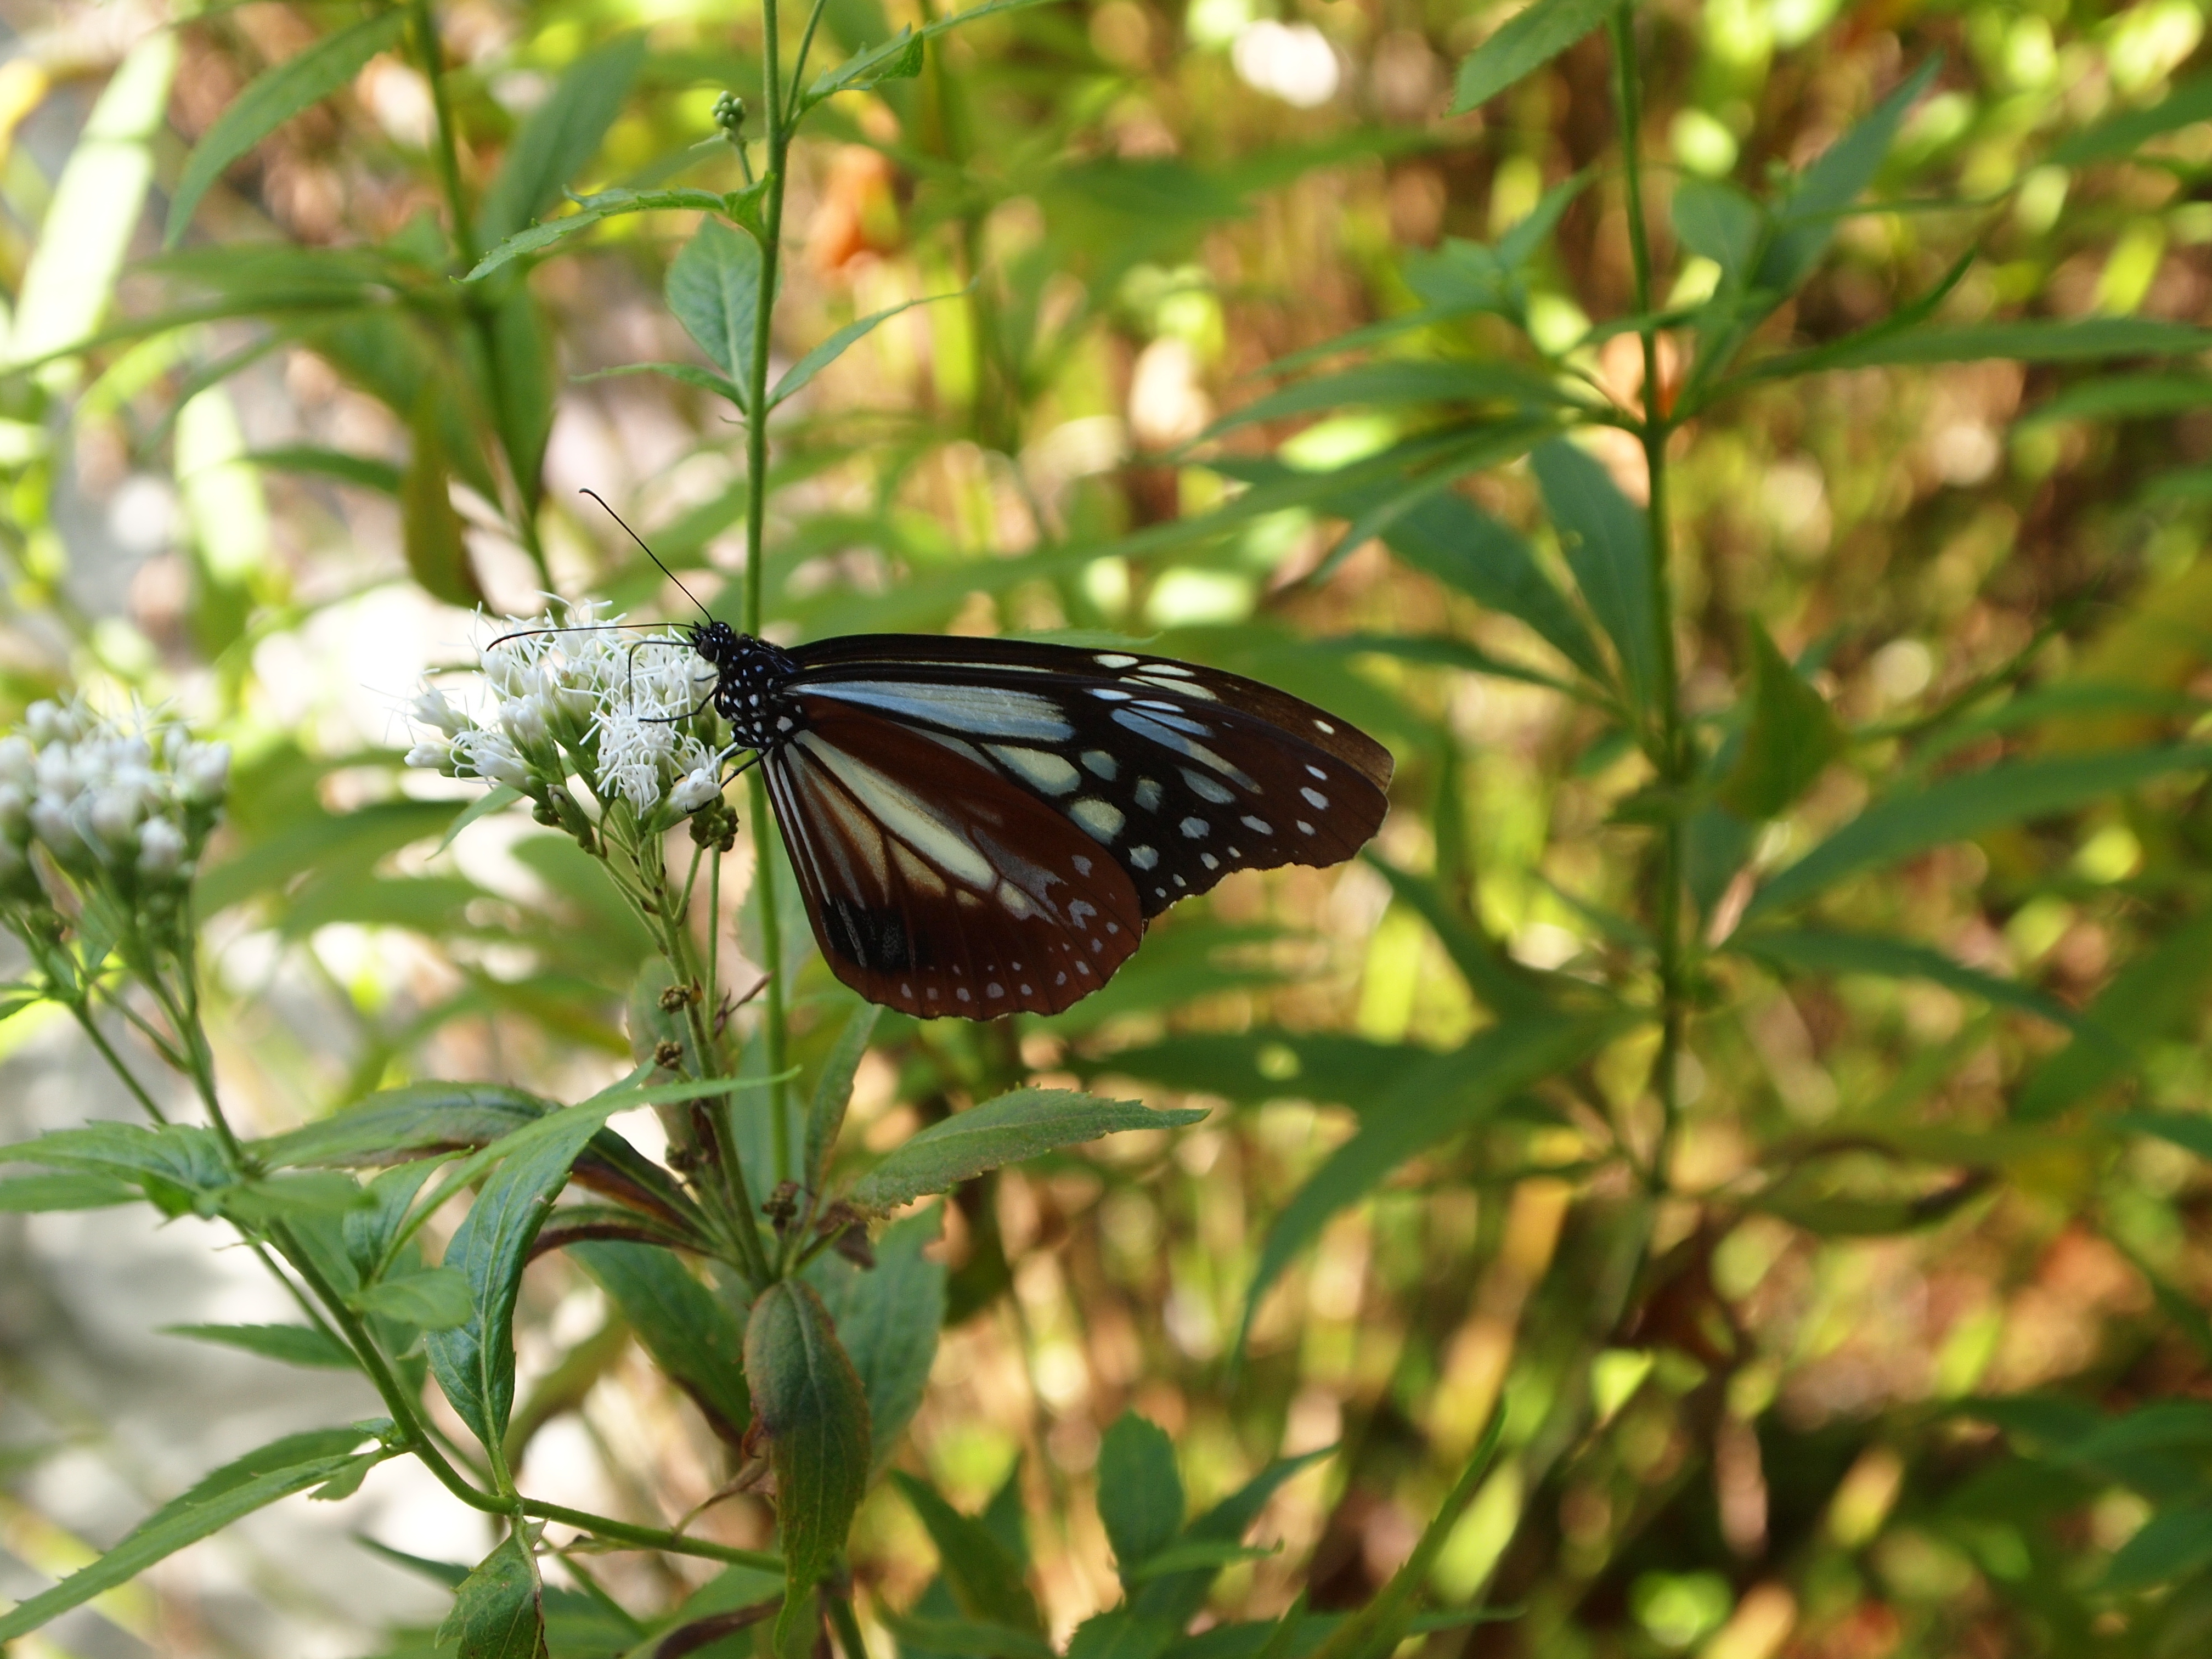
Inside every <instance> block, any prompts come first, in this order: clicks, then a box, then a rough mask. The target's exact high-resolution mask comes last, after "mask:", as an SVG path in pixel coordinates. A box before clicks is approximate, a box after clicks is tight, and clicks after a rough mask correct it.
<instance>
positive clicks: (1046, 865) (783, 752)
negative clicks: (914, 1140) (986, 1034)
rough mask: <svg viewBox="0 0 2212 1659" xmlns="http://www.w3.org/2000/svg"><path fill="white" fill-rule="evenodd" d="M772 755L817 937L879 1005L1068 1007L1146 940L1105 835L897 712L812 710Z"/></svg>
mask: <svg viewBox="0 0 2212 1659" xmlns="http://www.w3.org/2000/svg"><path fill="white" fill-rule="evenodd" d="M763 765H764V769H765V770H766V772H767V775H768V787H769V799H771V800H772V801H773V802H774V803H775V816H776V823H777V824H778V826H779V827H780V828H781V829H782V831H783V838H784V842H785V845H786V846H787V847H788V848H790V850H791V862H792V866H793V869H794V870H795V871H797V872H798V875H799V890H800V891H801V892H802V893H803V894H804V895H805V900H806V913H807V916H808V919H809V920H810V921H811V922H812V923H813V927H814V938H815V942H816V943H817V945H820V946H821V947H822V954H823V956H824V957H827V958H828V959H829V966H830V969H831V971H832V972H834V973H835V974H836V975H837V977H838V978H839V979H841V980H842V981H844V982H845V983H846V984H848V985H849V986H851V987H853V988H854V990H856V991H858V992H859V993H860V994H861V995H862V996H864V997H866V998H867V999H868V1000H870V1001H871V1002H879V1003H883V1004H884V1005H885V1006H889V1007H892V1008H896V1009H899V1010H901V1011H902V1012H906V1013H909V1014H915V1015H919V1016H921V1018H925V1019H927V1018H935V1017H936V1016H938V1015H941V1014H956V1015H959V1016H962V1017H963V1018H969V1019H989V1018H994V1017H995V1016H997V1015H1000V1014H1010V1013H1014V1012H1028V1013H1039V1014H1051V1013H1057V1012H1060V1010H1061V1009H1063V1008H1066V1007H1067V1006H1069V1005H1070V1004H1072V1003H1073V1002H1075V1001H1076V1000H1078V999H1079V998H1080V997H1083V996H1085V995H1087V994H1089V993H1091V992H1092V991H1095V990H1097V988H1098V987H1100V986H1101V985H1103V984H1104V983H1105V982H1106V981H1107V980H1108V978H1109V977H1110V976H1111V975H1112V974H1113V972H1114V970H1115V969H1117V968H1119V967H1120V966H1121V964H1122V963H1124V962H1125V961H1127V959H1128V957H1129V955H1130V953H1131V952H1132V951H1134V950H1135V949H1136V948H1137V941H1138V940H1139V938H1140V937H1141V936H1142V935H1143V933H1144V927H1145V919H1144V917H1145V913H1144V909H1143V908H1142V906H1140V905H1139V903H1138V902H1137V895H1136V893H1135V891H1134V890H1133V888H1132V887H1131V885H1130V883H1129V878H1128V877H1127V874H1126V873H1124V872H1123V871H1122V870H1121V866H1119V865H1117V864H1115V862H1114V860H1112V859H1110V858H1108V857H1106V856H1104V855H1103V854H1102V852H1101V850H1100V848H1099V847H1098V845H1097V842H1094V841H1092V840H1091V839H1090V838H1089V837H1088V836H1085V835H1084V834H1083V833H1082V831H1080V830H1079V829H1077V828H1076V827H1075V826H1074V825H1073V824H1072V823H1069V822H1068V820H1067V819H1066V818H1065V817H1061V816H1060V814H1059V813H1057V812H1055V811H1052V810H1051V809H1050V808H1049V807H1048V806H1046V805H1044V804H1043V803H1042V802H1041V801H1039V800H1038V799H1036V797H1035V796H1033V795H1031V794H1030V793H1028V792H1026V791H1024V790H1023V789H1020V788H1018V787H1014V786H1012V785H1011V784H1009V783H1008V782H1007V781H1006V780H1005V779H1004V778H1003V777H1001V776H1000V775H999V774H998V773H996V772H995V771H994V770H992V769H990V768H988V767H986V766H982V765H979V764H977V763H975V762H974V761H971V760H969V759H968V758H967V757H964V756H962V755H958V754H955V753H951V752H948V751H947V750H945V747H944V746H943V745H942V744H938V743H935V742H933V741H932V740H931V739H930V738H927V737H925V736H923V735H921V734H920V733H918V732H912V731H909V730H908V729H906V728H905V727H904V726H901V725H900V724H899V723H898V722H896V721H895V720H885V719H882V718H879V717H878V716H876V715H874V714H868V713H866V712H865V711H863V710H860V709H857V708H841V707H839V706H837V705H836V704H834V703H825V704H824V705H823V706H822V707H820V708H809V710H808V719H807V722H806V724H805V727H804V729H802V730H801V731H799V732H797V733H795V734H794V735H793V738H792V739H791V741H789V742H788V743H787V744H783V745H781V747H779V748H778V749H776V750H774V751H773V752H772V753H771V754H770V755H769V757H768V759H767V760H766V762H765V763H763Z"/></svg>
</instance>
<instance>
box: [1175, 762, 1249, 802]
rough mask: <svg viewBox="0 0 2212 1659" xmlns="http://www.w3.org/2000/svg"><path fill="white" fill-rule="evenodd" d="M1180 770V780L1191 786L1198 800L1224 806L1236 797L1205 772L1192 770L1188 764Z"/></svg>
mask: <svg viewBox="0 0 2212 1659" xmlns="http://www.w3.org/2000/svg"><path fill="white" fill-rule="evenodd" d="M1182 781H1184V782H1185V783H1187V784H1188V785H1189V786H1190V787H1191V791H1192V793H1194V794H1195V795H1197V797H1198V798H1199V799H1200V800H1210V801H1212V803H1213V804H1214V805H1216V806H1226V805H1228V804H1229V803H1230V802H1231V801H1232V800H1235V799H1237V797H1236V796H1235V795H1234V794H1232V793H1230V792H1229V791H1228V790H1226V789H1225V788H1223V787H1221V786H1220V785H1219V784H1218V783H1216V782H1215V781H1213V780H1212V778H1209V777H1208V776H1206V774H1205V773H1203V772H1194V771H1192V770H1191V769H1190V768H1188V766H1186V767H1184V768H1182Z"/></svg>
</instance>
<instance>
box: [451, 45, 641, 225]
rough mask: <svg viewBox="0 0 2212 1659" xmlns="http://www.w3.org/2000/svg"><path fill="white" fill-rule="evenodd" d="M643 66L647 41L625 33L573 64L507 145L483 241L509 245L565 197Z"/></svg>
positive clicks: (488, 201)
mask: <svg viewBox="0 0 2212 1659" xmlns="http://www.w3.org/2000/svg"><path fill="white" fill-rule="evenodd" d="M644 61H645V38H644V37H643V36H642V35H638V34H625V35H622V36H620V37H618V38H617V39H616V40H611V41H610V42H608V43H607V44H606V45H605V46H601V47H599V49H598V50H596V51H594V52H587V53H586V54H585V55H584V56H583V57H581V58H578V59H577V60H576V61H575V62H574V63H573V64H570V65H569V66H568V70H566V71H565V72H563V74H562V76H561V79H560V82H559V83H558V84H557V85H556V86H555V88H553V91H552V93H551V94H550V96H548V97H547V98H546V100H545V101H544V103H542V104H540V105H538V107H537V108H536V109H534V110H532V112H530V115H529V117H528V118H526V120H525V121H524V122H523V124H522V125H521V126H520V128H519V129H518V130H517V131H516V132H515V135H514V138H513V142H512V143H509V144H508V145H507V156H506V159H505V160H504V161H501V163H500V168H499V174H498V176H497V177H496V178H495V179H493V180H492V184H491V188H490V189H489V190H488V191H485V192H484V196H483V204H482V205H481V206H480V207H479V208H478V209H477V234H478V235H479V236H481V237H482V238H483V240H485V241H486V242H489V243H495V244H496V243H499V242H502V241H505V240H507V238H508V237H510V236H512V235H513V234H515V233H516V232H518V231H520V230H521V229H522V228H523V227H525V226H526V225H527V224H528V223H529V222H531V221H532V219H535V218H536V217H537V216H538V215H539V214H541V213H543V212H544V210H546V209H547V208H548V207H550V206H551V205H552V204H553V203H554V202H555V201H556V200H557V199H559V197H560V194H561V188H562V185H565V184H567V183H568V180H569V179H573V178H574V177H575V175H576V174H577V173H580V172H581V171H582V170H583V169H584V168H585V167H586V166H588V165H589V164H590V162H591V160H592V157H593V156H594V155H598V154H599V145H600V143H602V142H603V141H604V140H605V137H606V136H607V129H608V128H609V127H611V126H612V125H614V123H615V118H616V117H617V115H619V114H621V113H622V105H623V99H624V98H625V97H627V96H628V95H629V88H630V82H632V81H634V80H635V79H636V78H637V71H638V67H639V65H640V64H643V63H644Z"/></svg>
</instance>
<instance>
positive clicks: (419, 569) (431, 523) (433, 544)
mask: <svg viewBox="0 0 2212 1659" xmlns="http://www.w3.org/2000/svg"><path fill="white" fill-rule="evenodd" d="M440 411H441V391H440V389H439V388H438V387H436V386H433V385H431V384H429V383H427V382H426V383H425V384H424V386H423V388H422V395H421V396H420V397H419V398H417V399H416V404H415V415H414V419H413V421H412V422H411V429H412V432H413V436H414V445H413V448H412V450H411V451H410V454H409V456H408V460H407V470H406V471H404V473H402V474H401V475H400V479H399V514H400V520H401V529H402V532H403V534H404V544H405V552H406V555H407V568H408V570H409V571H410V573H412V574H413V575H414V578H415V580H416V581H417V582H419V583H421V584H422V588H423V591H424V592H428V594H429V595H430V596H431V597H432V598H433V599H443V600H444V601H445V602H446V603H447V605H465V606H471V607H473V606H476V605H482V604H483V589H482V588H481V587H479V586H477V575H476V569H475V567H474V566H472V565H471V563H470V562H469V550H468V544H467V543H466V542H465V541H464V540H463V539H462V537H461V517H460V514H459V513H456V512H455V511H454V510H453V494H452V489H451V485H450V483H449V482H448V480H449V474H450V469H449V468H448V466H447V460H446V448H445V432H444V428H443V426H442V423H441V412H440Z"/></svg>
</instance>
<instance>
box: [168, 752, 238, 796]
mask: <svg viewBox="0 0 2212 1659" xmlns="http://www.w3.org/2000/svg"><path fill="white" fill-rule="evenodd" d="M177 786H178V793H179V794H180V795H182V796H183V797H184V799H185V800H186V801H188V802H190V803H191V805H194V806H212V805H215V804H216V802H217V801H219V800H221V799H222V796H223V791H224V790H226V789H228V787H230V745H229V744H227V743H196V744H192V745H191V747H190V748H188V749H186V750H184V752H183V754H182V755H181V757H179V761H178V763H177Z"/></svg>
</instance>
